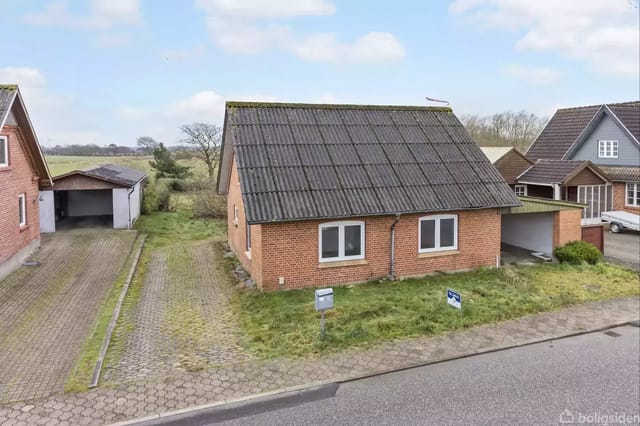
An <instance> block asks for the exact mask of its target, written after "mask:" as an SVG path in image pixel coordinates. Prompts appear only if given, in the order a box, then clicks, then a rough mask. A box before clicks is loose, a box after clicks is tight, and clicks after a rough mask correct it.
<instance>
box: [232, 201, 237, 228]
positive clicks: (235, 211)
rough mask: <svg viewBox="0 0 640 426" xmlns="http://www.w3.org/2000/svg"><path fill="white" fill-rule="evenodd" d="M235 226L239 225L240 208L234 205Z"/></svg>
mask: <svg viewBox="0 0 640 426" xmlns="http://www.w3.org/2000/svg"><path fill="white" fill-rule="evenodd" d="M233 224H234V225H237V224H238V206H236V205H235V204H234V205H233Z"/></svg>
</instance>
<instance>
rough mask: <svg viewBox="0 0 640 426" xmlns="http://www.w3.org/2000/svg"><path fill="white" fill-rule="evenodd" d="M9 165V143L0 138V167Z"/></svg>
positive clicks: (4, 138)
mask: <svg viewBox="0 0 640 426" xmlns="http://www.w3.org/2000/svg"><path fill="white" fill-rule="evenodd" d="M8 165H9V141H8V140H7V137H6V136H0V167H7V166H8Z"/></svg>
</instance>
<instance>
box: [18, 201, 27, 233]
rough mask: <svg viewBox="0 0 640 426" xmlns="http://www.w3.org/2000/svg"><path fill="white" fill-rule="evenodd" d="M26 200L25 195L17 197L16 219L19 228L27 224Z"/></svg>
mask: <svg viewBox="0 0 640 426" xmlns="http://www.w3.org/2000/svg"><path fill="white" fill-rule="evenodd" d="M26 198H27V197H26V195H25V194H20V195H18V217H19V219H20V226H25V225H26V224H27V206H26V202H25V201H26Z"/></svg>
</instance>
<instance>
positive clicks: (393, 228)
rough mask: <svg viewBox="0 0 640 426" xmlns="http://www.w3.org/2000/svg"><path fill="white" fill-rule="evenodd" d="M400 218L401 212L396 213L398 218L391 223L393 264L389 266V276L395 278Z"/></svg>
mask: <svg viewBox="0 0 640 426" xmlns="http://www.w3.org/2000/svg"><path fill="white" fill-rule="evenodd" d="M399 220H400V213H397V214H396V220H394V221H393V223H392V224H391V266H390V268H389V278H390V279H392V280H395V278H396V252H395V247H396V225H397V224H398V221H399Z"/></svg>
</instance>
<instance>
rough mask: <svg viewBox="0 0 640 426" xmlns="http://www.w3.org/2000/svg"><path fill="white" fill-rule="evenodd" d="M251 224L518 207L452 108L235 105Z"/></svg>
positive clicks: (234, 147)
mask: <svg viewBox="0 0 640 426" xmlns="http://www.w3.org/2000/svg"><path fill="white" fill-rule="evenodd" d="M234 155H235V158H236V161H237V167H238V173H239V178H240V187H241V192H242V197H243V201H244V205H245V210H246V214H247V220H248V221H249V222H250V223H264V222H275V221H290V220H302V219H319V218H339V217H355V216H370V215H391V214H397V213H412V212H428V211H445V210H465V209H480V208H494V207H506V206H514V205H519V204H520V202H519V201H518V199H517V197H516V196H515V194H514V193H513V191H511V189H510V188H509V186H508V185H507V184H506V183H505V181H504V180H503V178H502V176H501V175H500V173H498V171H497V170H496V169H495V168H494V167H493V166H492V165H491V163H490V162H489V161H488V160H487V158H486V157H485V156H484V154H483V153H482V151H481V150H480V148H478V146H477V145H476V144H475V142H474V141H473V140H472V139H471V137H470V136H469V135H468V133H467V132H466V131H465V129H464V127H463V126H462V124H461V123H460V121H458V119H457V118H456V116H455V115H454V114H453V112H452V111H451V110H450V109H449V108H434V107H402V106H362V105H309V104H278V103H269V104H262V103H236V102H228V103H227V107H226V114H225V129H224V138H223V155H222V158H221V167H220V170H219V180H218V182H219V183H218V185H219V187H218V192H219V193H226V191H227V189H228V185H229V179H230V167H231V160H232V157H233V156H234Z"/></svg>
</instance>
